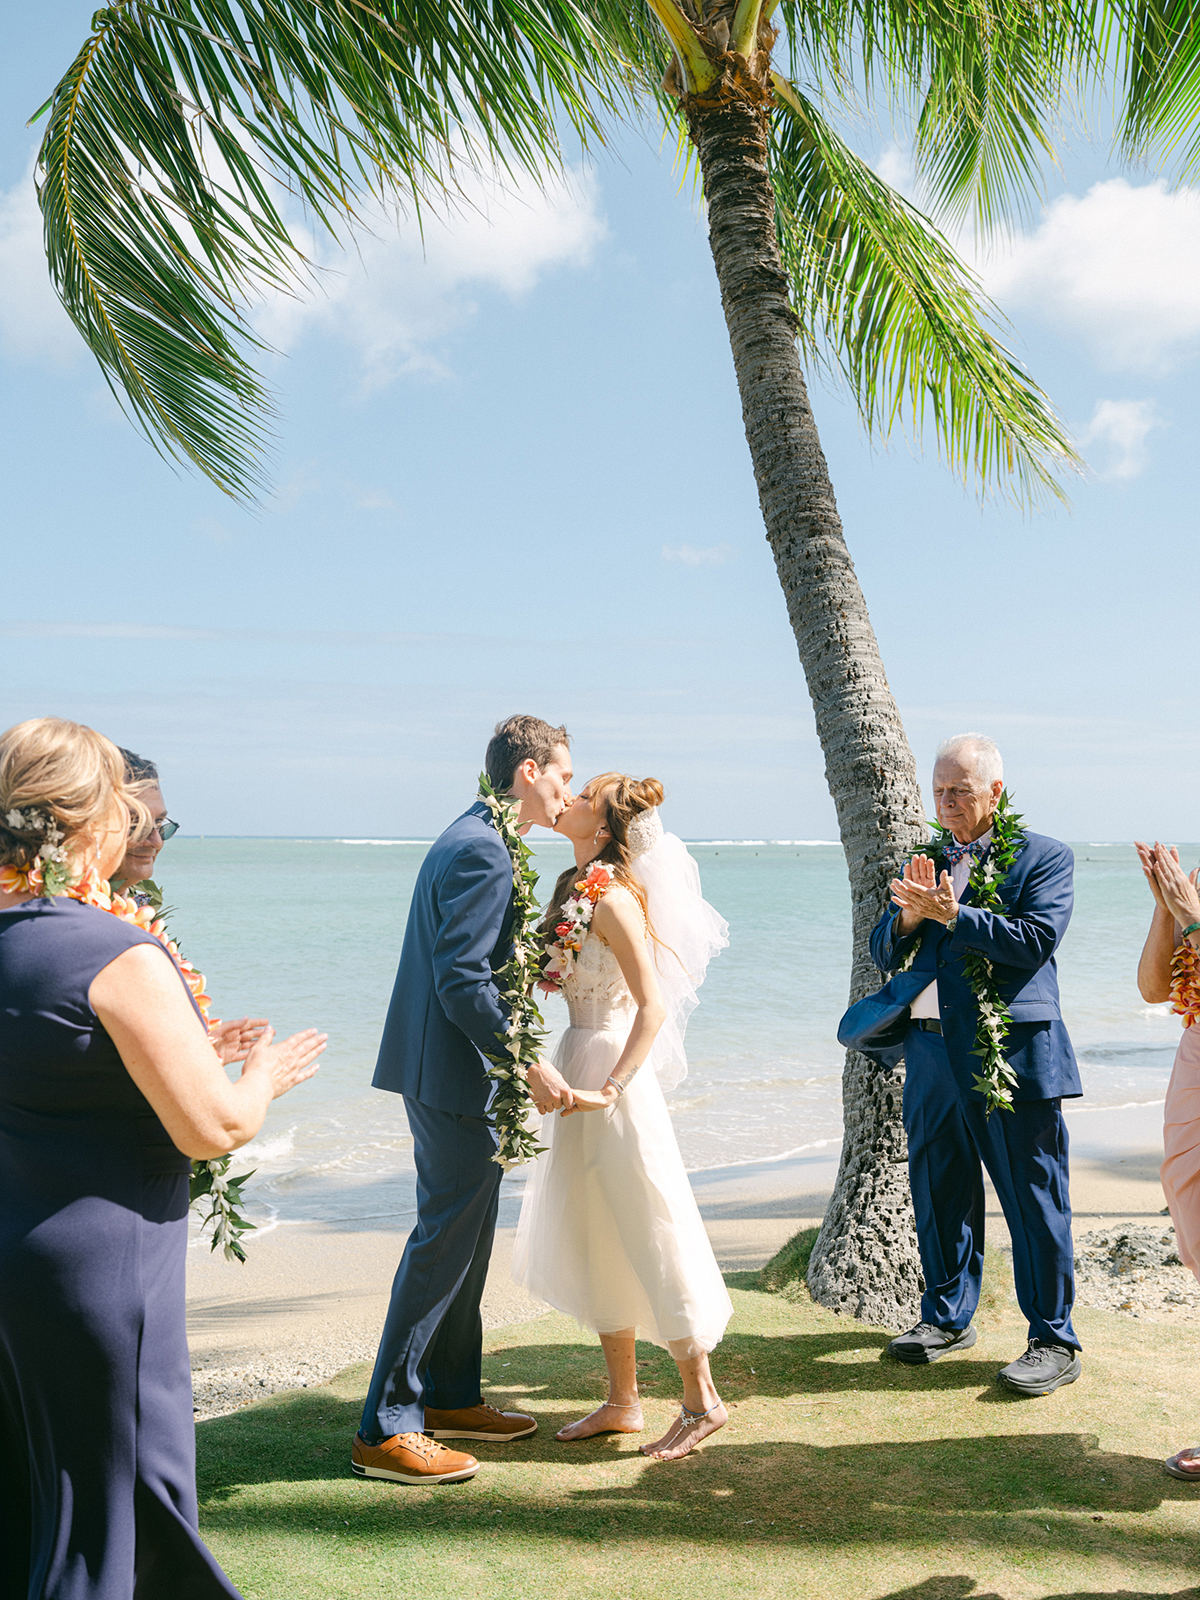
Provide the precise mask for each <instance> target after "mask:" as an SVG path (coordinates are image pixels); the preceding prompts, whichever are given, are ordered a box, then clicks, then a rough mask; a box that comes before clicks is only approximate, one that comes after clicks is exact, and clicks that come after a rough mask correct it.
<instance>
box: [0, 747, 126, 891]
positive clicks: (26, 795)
mask: <svg viewBox="0 0 1200 1600" xmlns="http://www.w3.org/2000/svg"><path fill="white" fill-rule="evenodd" d="M118 803H119V804H121V805H123V806H125V808H126V809H127V810H128V812H129V816H130V821H131V824H132V827H133V832H134V833H135V834H138V833H147V832H149V829H150V827H151V826H152V819H151V816H150V812H149V810H148V808H147V807H146V806H145V805H143V803H142V801H141V800H140V799H138V797H137V795H136V793H134V792H133V790H131V789H130V788H129V786H128V785H127V784H126V781H125V762H124V759H123V757H122V755H121V752H120V751H119V750H118V749H117V747H116V745H115V744H113V742H112V740H111V739H106V738H105V737H104V735H103V734H102V733H97V732H96V731H95V730H94V729H93V728H88V727H85V726H84V725H83V723H81V722H67V721H65V720H64V719H63V718H62V717H34V718H32V719H31V720H30V721H29V722H18V723H17V725H16V727H15V728H9V730H8V732H7V733H4V734H0V866H4V867H16V868H18V869H19V870H20V871H22V872H23V871H25V870H26V869H27V868H29V867H30V866H32V865H33V863H34V861H35V860H36V859H37V854H38V851H39V850H40V849H41V847H42V846H43V845H44V844H45V843H46V832H45V824H46V823H49V824H52V825H53V826H54V827H55V828H57V829H58V830H59V831H60V832H61V833H62V835H63V847H64V848H65V849H66V850H67V852H68V854H75V853H76V852H77V851H78V850H79V849H80V848H81V847H82V846H83V845H84V844H85V843H86V842H87V841H88V840H89V838H90V837H91V836H93V835H94V834H95V832H96V830H97V828H98V826H99V825H100V824H101V823H103V822H105V821H106V820H107V819H108V818H109V816H110V815H111V814H112V811H113V807H114V806H115V805H117V804H118Z"/></svg>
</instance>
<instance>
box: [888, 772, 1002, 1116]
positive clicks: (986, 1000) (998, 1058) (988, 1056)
mask: <svg viewBox="0 0 1200 1600" xmlns="http://www.w3.org/2000/svg"><path fill="white" fill-rule="evenodd" d="M1022 821H1023V818H1022V817H1021V814H1020V812H1017V811H1014V810H1013V808H1012V802H1011V801H1010V800H1009V798H1008V790H1007V789H1005V791H1004V793H1003V794H1002V795H1001V796H1000V804H999V805H998V806H997V807H996V814H995V816H994V817H993V818H992V842H991V846H990V847H989V849H988V852H987V854H986V855H985V856H984V858H983V860H982V861H973V864H972V867H971V877H970V880H969V881H970V886H971V888H972V889H973V890H974V893H975V898H974V900H973V901H972V904H973V905H976V906H978V907H979V908H980V910H981V911H991V912H994V913H995V914H996V915H997V916H1003V915H1004V904H1003V902H1002V900H1001V899H1000V890H1001V888H1002V886H1003V884H1004V880H1005V878H1007V876H1008V871H1009V868H1010V867H1011V866H1012V864H1013V862H1014V861H1015V860H1016V859H1017V857H1018V855H1020V853H1021V851H1022V850H1023V849H1024V847H1025V829H1024V828H1023V827H1022ZM929 826H930V829H931V830H932V833H933V838H932V839H931V840H930V842H929V844H928V845H925V846H924V847H923V848H922V849H921V850H918V851H914V854H915V855H927V854H929V853H930V852H932V853H933V854H934V855H935V856H937V855H939V854H940V853H941V851H942V850H944V849H945V847H946V845H947V844H950V843H952V842H953V841H954V835H953V833H952V832H951V831H950V829H949V828H943V827H942V826H941V824H940V823H937V822H931V823H930V824H929ZM910 859H911V857H910ZM920 947H921V941H920V940H919V939H918V940H917V942H916V944H915V945H914V946H913V948H912V950H911V951H910V953H909V956H908V959H907V960H906V961H905V963H904V968H905V970H907V969H908V968H909V967H910V966H911V965H912V963H913V960H914V958H915V957H916V953H917V951H918V950H919V949H920ZM963 974H964V976H965V977H966V980H967V982H968V983H969V984H970V985H971V992H972V994H973V995H974V996H975V1003H976V1005H977V1007H978V1009H979V1021H978V1023H977V1025H976V1028H975V1048H974V1050H973V1051H972V1052H971V1053H972V1055H977V1056H979V1057H980V1059H981V1061H982V1067H981V1069H980V1071H979V1072H978V1073H976V1075H975V1082H974V1084H973V1087H974V1088H975V1089H978V1091H979V1093H980V1094H982V1095H983V1097H984V1101H985V1113H986V1115H988V1116H991V1114H992V1112H993V1111H997V1110H999V1111H1011V1110H1012V1108H1013V1098H1012V1091H1013V1085H1014V1084H1015V1083H1016V1081H1017V1075H1016V1073H1015V1072H1014V1071H1013V1069H1012V1067H1010V1066H1009V1064H1008V1062H1007V1061H1006V1060H1005V1057H1004V1042H1005V1040H1006V1039H1007V1038H1008V1030H1009V1028H1010V1027H1011V1026H1012V1017H1011V1015H1010V1014H1009V1010H1008V1007H1007V1006H1006V1005H1005V1003H1004V1001H1003V999H1002V998H1001V996H1000V989H999V985H998V984H997V983H996V977H995V971H994V969H993V967H992V963H991V962H990V961H989V959H988V958H987V956H985V955H983V954H982V953H981V952H980V951H978V950H968V951H966V953H965V954H964V956H963Z"/></svg>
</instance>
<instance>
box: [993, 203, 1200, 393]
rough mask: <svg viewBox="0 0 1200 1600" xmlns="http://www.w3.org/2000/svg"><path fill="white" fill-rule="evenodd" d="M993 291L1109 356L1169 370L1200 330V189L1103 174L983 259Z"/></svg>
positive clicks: (1141, 367)
mask: <svg viewBox="0 0 1200 1600" xmlns="http://www.w3.org/2000/svg"><path fill="white" fill-rule="evenodd" d="M980 270H981V272H982V274H983V277H984V281H985V284H986V286H987V289H988V291H989V293H990V294H991V295H992V296H993V297H994V298H995V299H996V300H998V301H999V302H1000V303H1001V304H1002V305H1004V306H1006V307H1008V306H1021V307H1026V308H1028V309H1029V310H1030V311H1032V312H1034V313H1035V314H1036V315H1037V316H1038V317H1039V318H1040V319H1041V320H1043V321H1045V322H1049V323H1052V324H1053V325H1054V326H1055V327H1057V328H1062V329H1065V330H1068V331H1070V332H1073V333H1076V334H1078V335H1080V336H1081V337H1082V338H1083V339H1084V341H1085V342H1086V343H1087V344H1088V345H1089V346H1090V347H1091V348H1092V351H1093V353H1094V354H1095V355H1096V356H1097V357H1098V358H1099V359H1100V360H1101V361H1102V362H1104V363H1105V364H1106V365H1108V366H1110V367H1119V368H1126V369H1133V370H1138V371H1145V370H1163V369H1165V368H1168V367H1170V366H1172V365H1174V364H1175V363H1176V362H1178V361H1179V360H1180V359H1181V358H1183V357H1184V356H1186V355H1189V354H1191V353H1192V352H1193V349H1194V346H1195V343H1196V339H1197V336H1198V335H1200V189H1177V190H1174V191H1172V190H1169V189H1168V187H1167V185H1166V183H1165V182H1163V181H1162V180H1160V181H1159V182H1157V183H1146V184H1131V183H1128V182H1126V180H1125V179H1124V178H1112V179H1110V180H1108V181H1107V182H1105V183H1097V184H1095V185H1093V187H1092V188H1091V189H1089V190H1088V192H1087V194H1086V195H1084V196H1083V197H1082V198H1080V197H1078V196H1076V195H1062V196H1060V198H1059V199H1057V200H1055V201H1054V202H1053V203H1052V204H1051V205H1050V207H1049V208H1048V210H1047V213H1046V216H1045V219H1044V220H1043V222H1042V223H1041V225H1040V226H1039V227H1038V228H1037V230H1036V231H1035V232H1034V233H1033V234H1032V235H1030V236H1029V237H1027V238H1022V239H1017V240H1016V241H1015V242H1014V243H1013V244H1012V245H1011V246H1009V247H1007V248H1006V249H1005V250H1003V251H999V250H998V251H996V252H994V253H993V255H992V257H991V259H990V260H984V261H983V262H981V264H980Z"/></svg>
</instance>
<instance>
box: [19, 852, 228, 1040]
mask: <svg viewBox="0 0 1200 1600" xmlns="http://www.w3.org/2000/svg"><path fill="white" fill-rule="evenodd" d="M0 890H2V891H3V892H4V893H5V894H33V895H44V894H45V892H46V885H45V880H44V878H43V876H42V873H41V871H40V870H39V868H38V867H36V866H34V867H29V868H28V869H26V870H25V871H22V870H21V869H20V868H19V867H0ZM63 893H64V894H65V895H66V896H67V898H68V899H71V900H78V901H80V902H81V904H83V905H85V906H95V907H96V909H97V910H98V911H107V912H109V913H111V915H112V916H114V917H120V919H121V921H122V922H132V924H133V925H134V927H135V928H140V929H141V930H142V932H143V933H149V934H153V936H154V938H156V939H157V940H158V942H159V943H160V944H161V945H162V946H163V948H164V949H165V950H166V951H167V952H168V954H169V955H170V956H171V957H172V958H173V959H174V961H175V964H176V966H177V967H178V968H179V970H180V972H182V974H183V981H184V982H185V983H186V984H187V986H188V988H189V989H190V990H191V991H192V998H193V999H194V1000H195V1002H196V1004H197V1005H198V1006H199V1008H200V1014H201V1015H202V1016H203V1018H204V1021H205V1023H206V1024H207V1023H208V1021H209V1016H208V1012H209V1007H210V1006H211V1005H212V996H211V995H209V994H206V993H205V987H204V974H203V973H202V972H197V971H196V968H195V967H194V966H193V965H192V963H191V962H190V961H189V960H188V959H187V957H186V956H184V955H181V954H180V950H179V946H178V945H177V944H176V943H175V941H174V939H172V938H171V937H170V936H169V935H168V933H167V925H166V923H165V922H163V921H162V919H161V918H159V917H156V916H155V914H154V908H153V906H139V905H138V904H137V902H136V901H135V900H127V899H126V898H125V896H124V895H120V894H114V893H113V892H112V890H111V889H110V888H109V886H108V882H107V880H106V879H104V878H101V877H99V876H98V875H97V873H96V871H95V869H94V868H93V867H86V868H85V869H84V871H83V872H82V873H81V874H80V876H79V877H78V878H76V879H75V881H74V882H73V883H72V884H70V886H69V887H68V888H66V889H64V890H63Z"/></svg>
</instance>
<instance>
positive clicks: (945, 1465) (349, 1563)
mask: <svg viewBox="0 0 1200 1600" xmlns="http://www.w3.org/2000/svg"><path fill="white" fill-rule="evenodd" d="M998 1267H999V1263H998V1262H993V1263H992V1271H991V1278H992V1282H991V1285H990V1288H989V1292H988V1293H987V1294H986V1295H985V1300H984V1304H983V1307H982V1309H981V1313H980V1316H979V1318H978V1319H977V1325H978V1327H979V1330H980V1338H979V1343H978V1344H977V1345H976V1346H975V1347H974V1349H972V1350H971V1351H970V1352H968V1353H964V1354H963V1355H960V1356H955V1357H949V1358H947V1359H945V1360H944V1361H941V1362H939V1363H938V1364H937V1365H936V1366H933V1367H928V1368H922V1369H914V1368H907V1367H900V1366H897V1365H895V1364H894V1363H892V1362H888V1361H886V1360H885V1359H883V1357H882V1350H883V1346H884V1344H885V1343H886V1342H887V1338H888V1334H887V1333H886V1332H884V1331H880V1330H875V1329H869V1328H865V1327H863V1326H861V1325H859V1324H856V1323H848V1322H846V1321H845V1320H843V1319H841V1318H838V1317H835V1316H833V1315H832V1314H831V1313H829V1312H826V1311H824V1310H822V1309H821V1308H819V1307H817V1306H814V1305H813V1304H812V1303H811V1302H810V1301H805V1300H803V1299H802V1298H800V1297H796V1298H794V1299H793V1298H787V1297H785V1296H783V1295H780V1294H774V1293H767V1292H765V1291H764V1290H762V1289H761V1287H760V1286H759V1285H760V1279H759V1275H758V1274H755V1273H741V1274H734V1275H731V1277H730V1279H729V1282H730V1286H731V1292H732V1294H733V1299H734V1305H735V1315H734V1320H733V1322H732V1324H731V1326H730V1330H729V1332H728V1334H727V1335H726V1338H725V1340H724V1343H723V1344H722V1345H721V1346H720V1348H719V1349H718V1350H717V1351H716V1353H715V1354H714V1357H713V1370H714V1374H715V1375H716V1378H717V1381H718V1384H719V1387H720V1389H721V1392H722V1394H723V1396H724V1398H725V1399H726V1401H727V1403H728V1404H729V1406H730V1415H731V1421H730V1424H729V1426H728V1427H726V1428H725V1429H723V1430H722V1431H721V1432H720V1433H719V1434H717V1435H716V1436H715V1437H714V1438H713V1440H712V1441H711V1442H710V1443H709V1444H708V1445H707V1446H706V1447H705V1448H703V1449H702V1450H700V1451H698V1452H696V1453H695V1454H694V1455H693V1456H691V1457H689V1458H688V1459H687V1460H685V1461H681V1462H673V1463H672V1462H649V1461H647V1460H646V1459H645V1457H643V1456H641V1455H639V1454H638V1453H637V1442H636V1440H635V1439H634V1438H631V1437H628V1436H626V1437H616V1438H609V1439H603V1440H596V1441H592V1442H589V1443H585V1444H580V1445H560V1444H556V1443H555V1441H554V1438H553V1434H554V1431H555V1429H556V1428H558V1427H560V1426H561V1425H562V1424H563V1423H564V1422H565V1421H567V1420H569V1419H570V1418H571V1417H574V1416H578V1415H579V1414H580V1413H581V1412H582V1411H585V1410H588V1409H590V1408H591V1407H592V1406H593V1405H594V1404H595V1403H596V1402H597V1400H598V1399H599V1398H601V1396H602V1395H603V1393H604V1365H603V1361H602V1358H601V1355H600V1349H599V1345H598V1343H597V1342H596V1341H595V1340H593V1339H591V1338H589V1337H587V1336H586V1335H583V1334H581V1333H580V1331H579V1329H578V1328H577V1327H576V1326H575V1324H574V1323H572V1322H570V1321H568V1320H567V1319H566V1318H562V1317H557V1316H550V1317H544V1318H542V1319H540V1320H538V1321H535V1322H530V1323H523V1324H520V1325H518V1326H515V1327H510V1328H505V1329H501V1330H499V1331H498V1332H496V1333H495V1334H494V1335H492V1337H491V1339H490V1341H489V1346H488V1353H487V1355H486V1357H485V1362H484V1376H485V1382H486V1388H485V1395H486V1397H487V1398H488V1399H490V1400H491V1401H492V1402H493V1403H494V1404H497V1405H501V1406H509V1407H512V1406H518V1407H521V1408H528V1409H529V1410H531V1411H532V1412H533V1413H534V1414H535V1415H536V1417H537V1419H538V1421H539V1424H540V1432H539V1433H538V1434H537V1435H536V1436H535V1437H534V1438H532V1439H528V1440H524V1441H521V1442H519V1443H516V1444H513V1445H509V1446H501V1445H479V1446H471V1447H470V1448H471V1449H473V1450H474V1451H475V1453H476V1454H478V1455H479V1457H480V1459H481V1460H482V1461H483V1462H484V1466H483V1468H482V1470H481V1471H480V1473H479V1475H478V1476H477V1477H476V1478H475V1479H474V1480H473V1481H472V1482H471V1483H468V1484H463V1485H459V1486H449V1485H448V1486H446V1487H443V1488H437V1487H431V1488H427V1489H410V1488H403V1487H401V1486H399V1485H388V1484H383V1483H378V1482H366V1481H363V1480H361V1479H356V1478H354V1477H353V1476H352V1475H351V1474H350V1469H349V1449H350V1440H351V1437H352V1436H353V1433H354V1430H355V1428H356V1426H357V1423H358V1416H359V1411H360V1409H361V1404H362V1396H363V1393H364V1390H365V1385H366V1379H367V1369H366V1367H365V1366H356V1367H352V1368H349V1369H347V1371H346V1372H344V1373H342V1374H341V1375H340V1376H339V1377H338V1378H337V1379H335V1380H334V1381H333V1382H332V1383H330V1384H329V1385H327V1386H325V1387H324V1388H320V1389H310V1390H305V1391H301V1392H298V1393H294V1394H288V1395H279V1396H275V1397H274V1398H272V1399H270V1400H267V1401H264V1402H263V1403H261V1404H259V1405H256V1406H254V1407H251V1408H248V1409H246V1410H244V1411H241V1412H238V1413H236V1414H235V1415H233V1416H230V1417H222V1418H218V1419H216V1420H214V1421H212V1422H206V1423H203V1424H201V1426H200V1427H199V1429H198V1430H197V1437H198V1454H199V1460H198V1475H199V1485H200V1498H201V1524H202V1528H203V1532H204V1535H205V1537H206V1539H207V1540H208V1541H209V1543H210V1545H211V1547H212V1549H213V1551H214V1552H215V1553H216V1555H217V1556H218V1558H219V1559H220V1560H221V1562H222V1564H223V1565H224V1566H225V1568H226V1570H227V1571H228V1572H229V1573H230V1575H231V1577H233V1579H234V1580H235V1582H236V1583H237V1584H238V1585H239V1586H240V1587H241V1589H242V1591H243V1593H244V1594H245V1595H246V1596H247V1597H248V1600H277V1597H278V1600H284V1597H288V1600H292V1597H295V1600H359V1597H364V1600H365V1597H371V1600H375V1597H383V1596H386V1597H387V1600H392V1597H393V1596H406V1597H407V1596H416V1595H420V1596H426V1595H428V1596H431V1597H433V1596H438V1597H440V1596H446V1597H451V1600H455V1597H459V1596H461V1597H463V1600H492V1597H496V1600H524V1597H526V1596H529V1597H533V1596H538V1597H540V1596H547V1597H552V1596H553V1597H558V1596H564V1597H565V1596H570V1597H571V1600H576V1597H587V1600H590V1597H596V1600H600V1597H604V1600H609V1597H613V1596H616V1597H621V1600H623V1597H626V1596H629V1597H638V1596H655V1597H658V1596H668V1595H669V1596H675V1595H678V1596H681V1597H686V1600H707V1597H714V1600H715V1597H718V1596H719V1597H721V1600H729V1597H730V1596H739V1597H740V1596H754V1597H756V1600H758V1597H763V1600H774V1597H779V1600H784V1597H787V1600H792V1597H809V1596H811V1597H813V1600H831V1597H835V1596H836V1597H839V1600H840V1597H842V1596H845V1597H847V1600H850V1597H853V1600H858V1597H872V1600H874V1597H883V1596H888V1597H890V1600H965V1597H968V1596H971V1597H975V1600H984V1597H989V1596H997V1595H998V1596H1002V1597H1003V1600H1024V1597H1025V1596H1031V1597H1033V1596H1036V1597H1045V1596H1062V1597H1066V1596H1070V1597H1072V1600H1090V1597H1092V1596H1100V1595H1111V1596H1118V1595H1119V1596H1121V1597H1122V1600H1140V1597H1148V1596H1155V1597H1157V1596H1168V1595H1173V1596H1177V1597H1178V1596H1181V1595H1183V1594H1185V1593H1186V1594H1187V1595H1189V1596H1200V1587H1197V1585H1198V1584H1200V1539H1198V1537H1197V1533H1198V1523H1200V1487H1194V1486H1192V1485H1189V1484H1184V1483H1178V1482H1176V1481H1175V1480H1174V1479H1171V1478H1168V1477H1167V1476H1166V1475H1165V1474H1164V1473H1163V1471H1162V1467H1161V1461H1162V1458H1163V1456H1165V1455H1166V1454H1168V1453H1169V1451H1170V1450H1171V1449H1175V1448H1178V1447H1179V1446H1180V1445H1183V1444H1186V1443H1195V1442H1196V1441H1197V1440H1200V1402H1198V1401H1197V1398H1196V1394H1195V1390H1196V1373H1197V1371H1198V1370H1200V1330H1192V1329H1190V1328H1186V1327H1173V1326H1165V1325H1154V1324H1146V1323H1142V1322H1136V1321H1130V1320H1127V1319H1125V1318H1120V1317H1116V1316H1112V1315H1109V1314H1107V1313H1104V1312H1087V1311H1085V1312H1083V1313H1081V1314H1080V1316H1079V1318H1078V1322H1079V1326H1080V1333H1081V1337H1082V1338H1083V1339H1084V1341H1085V1343H1086V1346H1087V1348H1086V1350H1085V1357H1084V1376H1083V1378H1082V1380H1081V1381H1080V1382H1079V1383H1076V1384H1074V1385H1073V1386H1071V1387H1070V1388H1068V1389H1064V1390H1061V1391H1060V1392H1059V1393H1058V1394H1056V1395H1053V1396H1051V1397H1049V1398H1047V1399H1045V1400H1033V1401H1030V1400H1020V1399H1017V1398H1016V1397H1010V1396H1008V1395H1007V1394H1006V1393H1004V1392H1003V1391H1001V1390H1000V1389H999V1388H998V1387H997V1386H996V1384H995V1374H996V1370H997V1368H998V1367H999V1366H1000V1365H1001V1364H1002V1363H1003V1362H1005V1361H1007V1360H1010V1359H1012V1357H1013V1356H1015V1355H1016V1354H1018V1353H1019V1351H1020V1350H1021V1349H1022V1348H1023V1346H1024V1329H1023V1323H1022V1320H1021V1319H1020V1317H1019V1316H1018V1314H1017V1310H1016V1307H1015V1305H1013V1304H1012V1301H1011V1296H1010V1294H1009V1293H1008V1291H1007V1288H1006V1286H1005V1284H1004V1282H1003V1277H1002V1275H1001V1274H1000V1273H999V1271H998ZM639 1357H640V1358H641V1379H642V1386H643V1390H644V1392H645V1393H646V1395H647V1396H648V1404H647V1411H648V1418H647V1421H648V1426H649V1427H655V1426H656V1425H660V1426H665V1424H666V1422H667V1421H668V1419H669V1417H670V1416H671V1415H672V1414H673V1412H674V1408H675V1405H676V1403H677V1398H678V1386H677V1380H676V1374H675V1370H674V1366H673V1364H672V1363H671V1362H670V1360H669V1359H668V1358H667V1357H666V1355H665V1353H664V1352H662V1351H659V1350H656V1349H654V1348H653V1347H652V1346H644V1347H639ZM647 1436H648V1437H653V1435H652V1434H648V1435H647Z"/></svg>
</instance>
